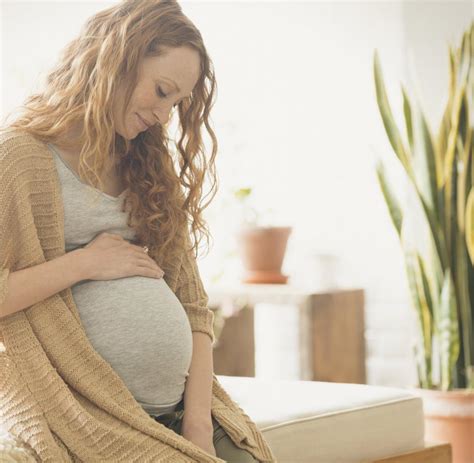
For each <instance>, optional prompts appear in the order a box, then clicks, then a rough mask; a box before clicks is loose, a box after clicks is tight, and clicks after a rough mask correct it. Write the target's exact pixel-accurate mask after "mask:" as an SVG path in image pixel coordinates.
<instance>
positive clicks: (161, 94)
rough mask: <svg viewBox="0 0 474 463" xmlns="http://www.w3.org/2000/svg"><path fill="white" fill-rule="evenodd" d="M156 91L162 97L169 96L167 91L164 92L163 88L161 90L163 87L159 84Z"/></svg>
mask: <svg viewBox="0 0 474 463" xmlns="http://www.w3.org/2000/svg"><path fill="white" fill-rule="evenodd" d="M156 93H157V95H158V96H160V97H161V98H167V97H168V95H167V94H166V93H164V92H163V90H161V87H159V86H158V87H157V91H156Z"/></svg>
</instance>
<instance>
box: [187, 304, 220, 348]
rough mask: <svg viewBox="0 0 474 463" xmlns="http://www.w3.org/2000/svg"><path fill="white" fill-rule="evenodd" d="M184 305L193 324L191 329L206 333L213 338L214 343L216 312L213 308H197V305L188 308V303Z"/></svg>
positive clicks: (190, 322)
mask: <svg viewBox="0 0 474 463" xmlns="http://www.w3.org/2000/svg"><path fill="white" fill-rule="evenodd" d="M183 306H184V309H185V310H186V314H187V316H188V319H189V324H190V325H191V331H201V332H202V333H206V334H207V335H208V336H209V337H210V338H211V343H212V344H214V342H215V336H214V312H213V311H212V310H211V309H196V307H195V306H194V307H190V308H189V310H188V308H187V307H186V304H183Z"/></svg>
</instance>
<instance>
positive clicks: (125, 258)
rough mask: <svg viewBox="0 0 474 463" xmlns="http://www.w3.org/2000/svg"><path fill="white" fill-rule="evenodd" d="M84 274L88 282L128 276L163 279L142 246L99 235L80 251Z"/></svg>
mask: <svg viewBox="0 0 474 463" xmlns="http://www.w3.org/2000/svg"><path fill="white" fill-rule="evenodd" d="M81 254H82V258H83V266H84V274H85V275H87V279H89V280H115V279H117V278H125V277H131V276H137V275H140V276H144V277H151V278H162V277H163V275H164V272H163V270H162V269H161V268H160V267H159V266H158V265H157V263H156V262H155V261H154V260H153V259H152V258H151V257H150V256H149V255H148V254H147V253H146V252H145V251H144V249H143V248H142V247H141V246H136V245H135V244H131V243H130V242H128V241H127V240H126V239H124V238H123V237H122V236H120V235H115V234H113V233H106V232H104V233H101V234H99V235H97V236H96V237H95V238H94V239H93V240H92V241H90V242H89V243H88V244H87V245H86V246H84V247H83V248H82V249H81Z"/></svg>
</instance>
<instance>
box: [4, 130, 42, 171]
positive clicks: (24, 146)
mask: <svg viewBox="0 0 474 463" xmlns="http://www.w3.org/2000/svg"><path fill="white" fill-rule="evenodd" d="M46 149H47V147H46V144H45V143H43V142H42V141H41V140H39V139H38V138H36V137H35V136H33V135H32V134H30V133H28V132H25V131H23V130H19V129H14V130H13V129H6V130H5V129H2V130H0V165H1V169H0V172H5V171H6V170H7V169H14V168H20V166H23V167H28V166H30V167H31V164H32V163H34V162H35V160H36V159H41V158H45V153H46Z"/></svg>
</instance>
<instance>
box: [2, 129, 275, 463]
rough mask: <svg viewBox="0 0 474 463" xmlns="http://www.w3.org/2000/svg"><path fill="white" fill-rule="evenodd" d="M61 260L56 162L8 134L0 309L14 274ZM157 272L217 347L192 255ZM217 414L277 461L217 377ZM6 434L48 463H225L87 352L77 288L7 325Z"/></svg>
mask: <svg viewBox="0 0 474 463" xmlns="http://www.w3.org/2000/svg"><path fill="white" fill-rule="evenodd" d="M187 239H188V240H189V236H188V237H187ZM188 242H189V241H188ZM63 254H65V242H64V216H63V204H62V196H61V187H60V183H59V178H58V175H57V171H56V167H55V164H54V159H53V157H52V154H51V152H50V151H49V150H48V149H47V147H46V144H45V143H44V142H42V141H40V140H38V139H36V137H33V136H31V135H29V134H26V133H24V132H20V131H15V132H13V133H12V132H10V133H8V132H5V131H3V132H2V133H0V304H1V303H2V302H3V301H4V300H5V296H6V292H7V285H6V282H7V278H8V275H9V272H13V271H16V270H21V269H23V268H27V267H31V266H33V265H37V264H41V263H43V262H46V261H48V260H51V259H54V258H56V257H59V256H61V255H63ZM150 255H151V256H152V257H153V258H155V257H154V256H153V254H152V253H151V254H150ZM160 266H161V267H162V268H163V270H164V271H165V273H166V275H165V280H166V283H167V284H168V285H169V287H170V288H171V290H172V291H174V293H175V294H176V296H177V298H178V299H179V300H180V302H181V303H182V305H183V307H184V309H185V310H186V313H187V315H188V317H189V321H190V325H191V329H192V331H201V332H204V333H207V334H208V335H209V336H210V337H211V339H212V340H213V341H214V334H213V329H212V322H213V313H212V311H211V310H210V309H209V308H208V307H207V303H208V297H207V294H206V292H205V290H204V288H203V285H202V281H201V279H200V275H199V271H198V267H197V264H196V261H195V258H194V256H192V255H191V254H190V253H189V252H184V251H183V253H182V256H181V258H178V259H176V258H175V259H173V260H172V261H171V260H170V261H169V262H161V263H160ZM2 344H3V346H2ZM211 413H212V415H213V416H214V417H215V419H216V420H217V421H218V422H219V423H220V424H221V425H222V427H223V428H224V430H225V431H226V432H227V433H228V434H229V436H230V438H231V439H232V441H233V442H234V443H235V444H236V445H237V446H238V447H240V448H242V449H245V450H247V451H249V452H250V453H251V454H252V455H253V456H254V457H255V458H256V459H257V460H259V461H262V462H275V461H276V459H275V456H274V455H273V453H272V451H271V449H270V448H269V446H268V444H267V442H266V441H265V439H264V437H263V435H262V434H261V432H260V431H259V429H258V428H257V426H256V425H255V423H254V422H253V421H252V420H251V419H250V418H249V416H248V415H246V414H245V412H244V411H243V410H242V409H241V408H240V407H239V406H238V404H237V403H236V402H234V401H233V400H232V399H231V397H230V396H229V395H228V394H227V392H226V391H225V390H224V389H223V387H222V386H221V384H220V383H219V381H218V379H217V377H216V375H213V384H212V402H211ZM0 426H2V427H3V428H5V429H6V430H7V431H8V432H9V433H10V434H11V435H12V436H14V437H16V438H18V439H19V440H20V442H22V443H25V444H26V445H27V446H30V447H31V448H32V449H33V450H34V452H35V453H36V455H37V457H38V459H39V461H44V462H54V463H58V462H87V463H93V462H101V463H102V462H127V463H132V462H140V463H146V462H167V463H173V462H180V463H182V462H223V461H224V460H222V459H221V458H218V457H215V456H213V455H211V454H209V453H208V452H206V451H204V450H203V449H201V448H200V447H199V446H197V445H195V444H193V443H192V442H191V441H189V440H187V439H185V438H184V437H182V436H180V435H179V434H177V433H175V432H174V431H173V430H171V429H169V428H167V427H166V426H164V425H162V424H161V423H158V422H156V421H155V420H154V419H153V418H151V417H150V416H149V415H148V414H147V413H146V412H145V410H144V409H143V408H142V407H141V406H140V404H139V403H138V402H136V400H135V399H134V397H133V396H132V394H131V392H130V391H129V390H128V389H127V387H126V386H125V384H124V383H123V381H122V380H121V378H120V377H119V376H118V375H117V374H116V372H115V371H114V370H113V369H112V367H111V366H110V364H109V363H107V362H106V361H105V360H104V359H103V358H102V357H101V356H100V355H99V354H98V353H97V351H95V350H94V348H93V347H92V345H91V344H90V342H89V340H88V338H87V336H86V334H85V331H84V329H83V326H82V324H81V319H80V317H79V313H78V310H77V307H76V305H75V303H74V300H73V297H72V293H71V289H70V288H66V289H64V290H63V291H60V292H59V293H57V294H54V295H53V296H51V297H48V298H47V299H45V300H44V301H41V302H38V303H36V304H34V305H32V306H31V307H29V308H27V309H24V310H21V311H19V312H16V313H14V314H11V315H9V316H7V317H3V318H0Z"/></svg>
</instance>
